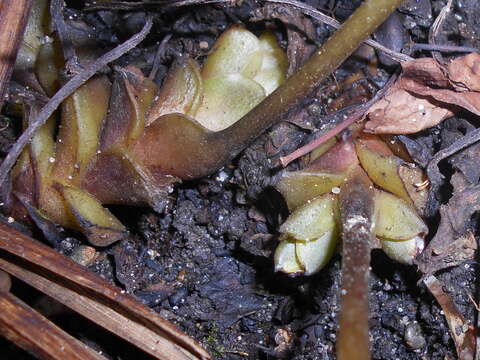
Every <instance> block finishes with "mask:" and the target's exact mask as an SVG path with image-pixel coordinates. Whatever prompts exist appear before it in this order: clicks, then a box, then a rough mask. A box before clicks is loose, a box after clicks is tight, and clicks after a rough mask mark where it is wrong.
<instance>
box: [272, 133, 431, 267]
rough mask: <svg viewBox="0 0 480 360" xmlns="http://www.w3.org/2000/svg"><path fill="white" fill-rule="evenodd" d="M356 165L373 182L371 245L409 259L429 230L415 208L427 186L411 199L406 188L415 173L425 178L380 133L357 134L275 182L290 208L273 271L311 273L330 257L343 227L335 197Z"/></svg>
mask: <svg viewBox="0 0 480 360" xmlns="http://www.w3.org/2000/svg"><path fill="white" fill-rule="evenodd" d="M359 166H361V167H362V168H363V170H364V171H365V172H366V173H367V175H368V176H369V178H370V180H371V181H372V183H373V184H375V185H376V188H375V189H374V191H373V193H372V194H373V195H372V197H373V199H372V201H373V203H374V208H375V213H374V218H373V219H372V220H373V224H374V226H373V234H374V235H375V239H372V244H371V246H372V247H379V248H382V249H383V250H384V251H385V253H386V254H387V255H388V256H390V257H391V258H393V259H395V260H397V261H399V262H401V263H404V264H412V262H413V259H414V257H415V256H416V255H417V254H418V253H419V252H420V251H421V250H422V249H423V238H424V237H425V235H426V234H427V231H428V230H427V227H426V225H425V224H424V222H423V220H422V219H421V217H420V215H419V213H418V210H417V207H418V208H422V207H423V205H424V202H423V200H424V199H425V194H426V191H416V190H414V191H415V192H416V196H415V198H414V199H415V202H414V199H412V198H411V197H410V196H409V193H408V190H410V191H412V190H411V189H410V188H413V187H414V186H413V184H412V182H411V181H412V180H413V179H414V180H415V183H420V182H422V181H423V174H422V172H421V170H420V169H419V168H416V167H412V165H411V164H408V163H407V162H405V161H404V160H402V159H401V158H399V157H398V156H395V155H394V154H393V153H392V151H391V150H390V149H389V148H388V146H387V145H386V144H385V143H384V142H383V141H382V140H381V139H380V138H378V137H374V136H371V135H361V136H359V137H356V138H355V140H354V141H352V140H340V141H338V142H336V143H335V144H334V145H333V146H331V148H330V149H328V150H327V151H326V152H325V153H323V154H322V155H321V156H319V157H318V158H316V159H314V160H313V161H312V162H311V163H310V164H309V166H308V167H307V168H305V169H303V170H299V171H295V172H285V173H284V174H283V175H282V177H281V179H280V181H279V182H278V184H277V185H276V187H277V189H278V190H279V191H280V192H281V193H282V195H283V196H284V198H285V200H286V202H287V205H288V207H289V209H290V210H291V211H292V214H291V215H290V216H289V218H288V219H287V220H286V221H285V223H284V224H283V225H282V226H281V227H280V233H281V234H282V235H281V236H280V241H281V242H280V245H279V246H278V248H277V250H276V253H275V269H276V270H277V271H282V272H285V273H287V274H291V275H298V274H303V275H312V274H314V273H316V272H318V271H319V270H320V269H321V268H322V267H323V266H324V265H325V264H326V263H327V262H328V260H329V259H330V257H331V256H332V255H333V253H334V251H333V249H335V247H336V244H337V242H338V239H339V234H340V232H341V221H340V215H341V209H340V205H339V203H338V200H336V199H337V198H338V197H339V196H340V195H339V194H342V193H343V186H344V184H346V183H347V182H348V179H349V178H351V177H352V176H353V175H352V174H354V173H355V171H357V169H358V167H359ZM407 189H408V190H407ZM385 190H387V191H385ZM326 234H328V236H327V235H326ZM306 248H308V251H305V249H306Z"/></svg>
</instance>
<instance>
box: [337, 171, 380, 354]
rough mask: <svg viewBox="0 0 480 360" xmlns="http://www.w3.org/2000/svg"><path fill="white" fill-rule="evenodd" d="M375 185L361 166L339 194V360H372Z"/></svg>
mask: <svg viewBox="0 0 480 360" xmlns="http://www.w3.org/2000/svg"><path fill="white" fill-rule="evenodd" d="M374 196H375V195H374V192H373V185H372V183H371V181H370V180H369V179H368V177H367V175H366V174H365V173H364V172H363V170H362V169H361V168H360V167H358V168H357V169H356V170H355V171H353V173H352V174H351V176H350V177H349V179H348V180H347V182H346V183H345V184H344V185H343V186H342V189H341V193H340V212H341V214H342V237H343V250H342V290H341V312H340V328H339V333H338V342H337V359H338V360H351V359H355V360H369V359H370V346H369V335H368V328H369V327H368V318H369V306H368V294H369V289H368V278H369V267H370V250H371V242H372V237H373V234H372V227H373V215H374Z"/></svg>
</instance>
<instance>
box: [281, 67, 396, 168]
mask: <svg viewBox="0 0 480 360" xmlns="http://www.w3.org/2000/svg"><path fill="white" fill-rule="evenodd" d="M396 79H397V75H396V74H395V75H393V76H392V77H391V78H390V79H389V80H388V82H387V83H386V84H385V86H384V87H383V88H382V89H380V90H379V91H377V93H376V94H375V95H374V97H373V98H371V99H370V100H369V101H367V102H366V103H364V104H362V105H359V106H358V108H357V109H356V110H355V111H353V113H352V114H350V115H349V116H348V117H347V118H346V119H345V120H343V121H342V122H341V123H340V124H338V125H337V126H335V127H334V128H333V129H330V130H328V131H327V132H326V133H325V134H323V135H321V136H319V137H318V138H316V139H314V140H312V141H311V142H309V143H308V144H307V145H304V146H302V147H301V148H299V149H297V150H295V151H294V152H292V153H290V154H288V155H286V156H282V157H281V158H280V163H281V164H282V166H283V167H285V166H287V165H288V164H290V163H291V162H292V161H294V160H296V159H298V158H299V157H302V156H303V155H306V154H308V153H309V152H310V151H312V150H314V149H315V148H317V147H319V146H320V145H322V144H323V143H324V142H326V141H328V140H329V139H331V138H332V137H334V136H335V135H337V134H339V133H340V132H342V131H343V130H345V129H346V128H348V127H349V126H350V125H352V124H353V123H354V122H356V121H358V120H360V119H361V118H362V117H363V115H364V114H365V112H367V111H368V109H370V107H371V106H372V105H373V104H374V103H376V102H377V101H378V100H380V98H382V97H383V96H384V95H385V93H386V92H387V90H388V89H390V87H391V86H392V85H393V83H394V82H395V80H396Z"/></svg>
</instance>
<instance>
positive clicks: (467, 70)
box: [448, 53, 480, 91]
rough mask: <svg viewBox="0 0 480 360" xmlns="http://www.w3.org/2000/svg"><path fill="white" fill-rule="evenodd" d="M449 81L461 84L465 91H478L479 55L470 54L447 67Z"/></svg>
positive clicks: (479, 87) (479, 81)
mask: <svg viewBox="0 0 480 360" xmlns="http://www.w3.org/2000/svg"><path fill="white" fill-rule="evenodd" d="M448 73H449V76H448V77H449V78H450V80H452V81H454V82H456V83H457V84H459V83H462V84H464V85H465V86H466V88H467V89H470V90H472V91H480V55H479V54H477V53H472V54H469V55H467V56H463V57H460V58H458V59H455V60H454V61H452V62H451V63H450V64H449V65H448Z"/></svg>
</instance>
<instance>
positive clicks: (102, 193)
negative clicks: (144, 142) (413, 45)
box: [82, 148, 178, 212]
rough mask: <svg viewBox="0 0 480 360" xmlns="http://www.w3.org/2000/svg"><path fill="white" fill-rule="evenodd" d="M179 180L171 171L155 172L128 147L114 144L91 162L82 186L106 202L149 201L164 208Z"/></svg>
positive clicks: (155, 207)
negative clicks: (173, 186)
mask: <svg viewBox="0 0 480 360" xmlns="http://www.w3.org/2000/svg"><path fill="white" fill-rule="evenodd" d="M177 181H178V179H177V178H175V177H173V176H169V175H164V174H160V175H158V176H155V175H154V174H152V173H151V172H150V171H149V170H148V169H147V168H145V167H144V166H143V165H142V164H141V163H140V162H138V161H137V160H136V159H134V157H133V156H132V155H130V154H129V153H128V152H126V151H125V150H123V149H120V148H111V149H110V150H108V151H105V152H102V153H101V154H99V155H98V156H97V158H96V159H95V160H94V161H93V162H92V163H91V164H90V167H89V170H88V172H87V174H86V176H85V177H84V179H83V182H82V188H84V189H86V190H87V191H88V192H89V193H90V194H92V195H93V196H95V197H96V198H97V199H98V200H99V201H100V202H101V203H103V204H121V205H136V206H138V205H150V206H152V207H153V208H154V209H155V210H157V211H159V212H161V211H163V209H164V207H165V205H166V203H167V202H168V199H167V197H168V194H169V193H170V192H171V191H172V190H173V189H172V184H173V183H175V182H177Z"/></svg>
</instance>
